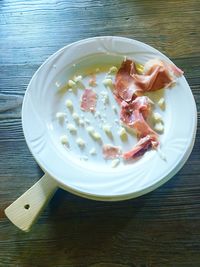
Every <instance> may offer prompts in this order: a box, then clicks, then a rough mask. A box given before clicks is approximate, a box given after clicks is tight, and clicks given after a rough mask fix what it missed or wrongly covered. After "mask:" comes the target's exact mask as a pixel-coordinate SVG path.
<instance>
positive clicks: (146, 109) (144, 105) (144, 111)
mask: <svg viewBox="0 0 200 267" xmlns="http://www.w3.org/2000/svg"><path fill="white" fill-rule="evenodd" d="M150 112H151V100H150V99H149V98H148V97H146V96H141V97H137V98H136V99H135V100H134V101H133V102H131V103H126V102H125V101H124V102H122V104H121V112H120V119H121V121H122V122H123V123H124V124H125V125H126V126H128V127H130V128H133V129H134V130H135V131H136V133H137V136H138V138H142V137H144V136H146V135H151V136H155V138H156V137H157V133H156V132H154V131H153V130H152V129H151V127H150V126H149V125H148V124H147V122H146V119H147V117H148V115H149V114H150Z"/></svg>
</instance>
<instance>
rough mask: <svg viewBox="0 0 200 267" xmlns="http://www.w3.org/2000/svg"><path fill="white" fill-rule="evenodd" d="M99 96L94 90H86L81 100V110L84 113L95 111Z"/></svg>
mask: <svg viewBox="0 0 200 267" xmlns="http://www.w3.org/2000/svg"><path fill="white" fill-rule="evenodd" d="M96 102H97V95H96V92H94V91H93V90H92V89H85V90H84V93H83V95H82V98H81V109H82V110H84V111H92V112H93V111H95V107H96Z"/></svg>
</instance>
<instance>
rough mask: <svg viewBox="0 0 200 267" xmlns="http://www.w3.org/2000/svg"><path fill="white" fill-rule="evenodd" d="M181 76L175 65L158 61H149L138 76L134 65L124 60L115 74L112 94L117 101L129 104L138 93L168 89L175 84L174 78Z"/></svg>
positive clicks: (130, 61) (180, 71)
mask: <svg viewBox="0 0 200 267" xmlns="http://www.w3.org/2000/svg"><path fill="white" fill-rule="evenodd" d="M182 74H183V72H182V70H180V69H179V68H178V67H176V66H175V65H173V64H169V63H166V62H163V61H161V60H159V59H154V60H149V61H148V62H147V63H146V64H145V65H144V72H143V74H138V73H137V71H136V67H135V63H134V62H133V61H132V60H129V59H126V60H124V61H123V63H122V65H121V67H120V69H119V70H118V72H117V75H116V78H115V91H114V93H115V95H116V97H118V98H119V99H120V98H121V99H123V100H124V101H126V102H130V101H131V100H132V99H133V98H134V95H136V96H137V94H138V92H146V91H156V90H160V89H163V88H167V87H170V86H171V85H172V84H174V83H175V77H180V76H181V75H182Z"/></svg>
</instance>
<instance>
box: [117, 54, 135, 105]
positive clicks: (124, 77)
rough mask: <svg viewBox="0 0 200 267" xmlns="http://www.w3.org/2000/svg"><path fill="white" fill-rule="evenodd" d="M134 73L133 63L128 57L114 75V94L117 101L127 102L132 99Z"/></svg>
mask: <svg viewBox="0 0 200 267" xmlns="http://www.w3.org/2000/svg"><path fill="white" fill-rule="evenodd" d="M135 73H136V68H135V63H134V62H133V61H132V60H130V59H126V60H124V61H123V62H122V65H121V67H120V68H119V70H118V72H117V74H116V77H115V90H114V94H115V97H116V100H117V102H118V103H121V101H123V100H124V101H127V102H129V101H131V100H132V97H133V95H134V93H135V92H136V86H135V83H134V80H133V77H132V76H133V75H134V74H135Z"/></svg>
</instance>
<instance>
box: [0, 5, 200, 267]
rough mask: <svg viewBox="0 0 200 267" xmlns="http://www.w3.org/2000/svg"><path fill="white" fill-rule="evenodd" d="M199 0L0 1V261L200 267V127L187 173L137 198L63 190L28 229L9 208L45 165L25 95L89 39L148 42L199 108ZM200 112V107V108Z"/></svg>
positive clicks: (67, 266)
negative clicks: (180, 73) (35, 78)
mask: <svg viewBox="0 0 200 267" xmlns="http://www.w3.org/2000/svg"><path fill="white" fill-rule="evenodd" d="M199 26H200V3H199V1H198V0H187V1H186V0H182V1H179V0H170V1H162V0H161V1H156V0H151V1H150V0H144V1H143V0H140V1H138V0H132V1H131V0H129V1H128V0H121V1H119V0H116V1H111V0H107V1H106V0H102V1H100V0H99V1H89V0H88V1H86V0H82V1H81V0H78V1H72V0H67V1H53V0H52V1H47V0H44V1H39V0H38V1H17V0H3V1H0V101H1V102H0V103H1V105H0V266H1V267H39V266H41V267H45V266H52V267H59V266H60V267H61V266H62V267H74V266H77V267H82V266H90V267H114V266H116V267H128V266H129V267H136V266H137V267H139V266H140V267H147V266H148V267H150V266H151V267H152V266H153V267H160V266H161V267H162V266H163V267H168V266H173V267H189V266H190V267H198V266H200V152H199V148H200V132H199V128H198V131H197V138H196V142H195V146H194V149H193V152H192V154H191V156H190V158H189V160H188V161H187V163H186V164H185V166H184V167H183V168H182V169H181V171H179V173H178V174H177V175H176V176H175V177H174V178H173V179H172V180H170V181H169V182H168V183H166V184H165V185H164V186H162V187H160V188H159V189H157V190H155V191H154V192H152V193H149V194H147V195H145V196H143V197H139V198H137V199H133V200H129V201H124V202H118V203H105V202H95V201H90V200H86V199H82V198H79V197H77V196H74V195H72V194H70V193H67V192H65V191H62V190H58V192H57V193H56V195H55V197H54V198H53V199H52V201H51V203H50V204H49V206H48V207H47V208H46V210H45V212H44V213H43V214H42V215H41V217H40V219H39V221H38V222H37V224H36V225H35V226H34V227H33V229H32V231H31V232H29V233H23V232H21V231H20V230H18V229H17V228H16V227H14V226H13V225H12V224H11V223H10V221H8V219H7V218H6V217H5V214H4V209H5V208H6V207H7V206H8V205H9V204H11V203H12V202H13V201H14V200H15V199H16V198H17V197H18V196H20V195H21V194H22V193H23V192H25V191H26V190H27V189H28V188H29V187H31V186H32V185H33V184H34V183H35V182H36V181H37V180H38V179H39V177H40V176H41V175H42V171H41V170H40V168H39V167H38V165H37V164H36V162H35V160H34V159H33V157H32V155H31V154H30V152H29V150H28V148H27V146H26V143H25V140H24V136H23V133H22V125H21V104H22V100H23V95H24V92H25V90H26V87H27V85H28V83H29V80H30V78H31V77H32V75H33V73H34V72H35V71H36V70H37V68H38V67H39V66H40V64H41V63H42V62H43V61H44V60H45V59H46V58H47V57H48V56H50V55H51V54H52V53H54V52H55V51H56V50H58V49H59V48H61V47H62V46H64V45H66V44H69V43H71V42H74V41H77V40H80V39H82V38H87V37H92V36H100V35H117V36H125V37H130V38H134V39H137V40H140V41H142V42H146V43H148V44H150V45H152V46H154V47H155V48H157V49H159V50H160V51H161V52H163V53H165V54H166V55H167V56H169V57H170V58H171V59H172V60H173V61H174V62H175V63H176V64H177V65H178V66H179V67H180V68H182V69H183V70H184V71H185V76H186V78H187V80H188V82H189V84H190V86H191V89H192V91H193V94H194V97H195V100H196V103H197V108H198V111H199V107H200V31H199ZM198 120H199V114H198Z"/></svg>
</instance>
